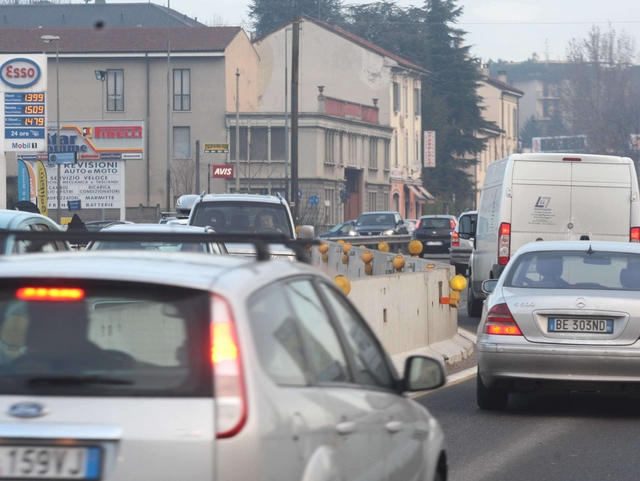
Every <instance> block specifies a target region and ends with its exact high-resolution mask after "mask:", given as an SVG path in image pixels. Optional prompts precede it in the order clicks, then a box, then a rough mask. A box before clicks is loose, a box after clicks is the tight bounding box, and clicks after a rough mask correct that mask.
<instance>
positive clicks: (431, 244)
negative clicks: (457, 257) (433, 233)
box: [427, 241, 442, 246]
mask: <svg viewBox="0 0 640 481" xmlns="http://www.w3.org/2000/svg"><path fill="white" fill-rule="evenodd" d="M427 245H428V246H441V245H442V241H429V242H427Z"/></svg>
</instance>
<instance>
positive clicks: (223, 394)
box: [211, 294, 247, 438]
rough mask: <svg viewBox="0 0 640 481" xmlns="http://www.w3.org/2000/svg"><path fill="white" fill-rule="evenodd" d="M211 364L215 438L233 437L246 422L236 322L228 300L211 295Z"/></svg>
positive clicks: (245, 404)
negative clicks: (215, 418)
mask: <svg viewBox="0 0 640 481" xmlns="http://www.w3.org/2000/svg"><path fill="white" fill-rule="evenodd" d="M212 304H213V306H212V308H211V309H212V323H211V361H212V362H213V378H214V390H215V402H216V417H217V423H216V436H217V437H218V438H230V437H232V436H235V435H236V434H238V433H239V432H240V430H241V429H242V428H243V426H244V424H245V422H246V420H247V398H246V392H245V387H244V377H243V372H242V362H241V361H242V358H241V356H240V348H239V345H238V336H237V333H236V327H235V322H234V320H233V315H232V313H231V307H230V306H229V303H228V302H227V300H226V299H225V298H224V297H222V296H218V295H216V294H214V295H213V296H212Z"/></svg>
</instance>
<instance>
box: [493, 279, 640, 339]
mask: <svg viewBox="0 0 640 481" xmlns="http://www.w3.org/2000/svg"><path fill="white" fill-rule="evenodd" d="M502 295H503V296H504V299H505V301H506V303H507V306H508V307H509V311H511V314H512V315H513V317H514V319H515V321H516V323H517V324H518V327H520V330H521V331H522V334H523V336H524V337H525V338H526V339H527V340H529V341H531V342H544V343H550V344H572V345H605V346H606V345H612V346H613V345H630V344H633V343H635V342H636V341H637V340H638V339H639V338H640V315H639V314H640V309H639V308H640V299H637V298H634V297H631V296H629V293H628V292H623V291H615V290H606V291H604V290H585V289H531V288H514V287H504V288H502ZM550 319H553V320H556V321H565V320H566V321H568V324H567V325H569V324H570V325H571V326H573V325H574V322H573V321H577V322H578V324H577V331H576V332H553V331H550V329H549V322H550ZM581 321H591V324H593V321H605V322H606V321H612V322H611V323H610V324H611V325H612V331H613V332H611V333H608V332H600V333H597V332H585V330H586V329H587V327H591V326H589V325H588V324H587V323H582V324H581ZM600 325H602V323H600ZM600 325H598V326H600Z"/></svg>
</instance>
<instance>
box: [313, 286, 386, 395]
mask: <svg viewBox="0 0 640 481" xmlns="http://www.w3.org/2000/svg"><path fill="white" fill-rule="evenodd" d="M321 286H322V292H323V294H324V295H326V297H327V299H328V302H329V305H330V307H331V309H332V310H333V313H334V316H335V319H336V321H337V324H338V325H339V326H340V328H341V329H342V331H343V333H344V335H345V337H346V340H347V344H348V345H349V347H350V353H351V354H352V355H353V358H354V362H355V367H356V373H355V376H356V382H357V383H358V384H365V385H368V386H378V387H384V388H388V389H393V387H394V385H395V382H394V380H393V377H392V376H391V372H390V371H389V367H388V366H387V363H386V361H385V356H384V352H383V351H382V350H381V349H380V346H379V345H378V343H377V341H376V339H375V337H374V336H373V334H372V333H371V331H370V330H369V328H368V327H367V325H366V324H365V322H364V321H363V320H362V319H361V318H360V316H358V314H356V312H355V311H354V310H353V308H352V307H351V306H349V305H348V303H347V302H346V301H345V299H344V298H342V297H341V296H340V295H339V294H338V293H337V292H336V291H335V289H334V288H331V287H329V286H327V285H326V284H324V283H323V284H321Z"/></svg>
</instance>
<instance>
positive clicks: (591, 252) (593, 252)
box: [587, 244, 596, 255]
mask: <svg viewBox="0 0 640 481" xmlns="http://www.w3.org/2000/svg"><path fill="white" fill-rule="evenodd" d="M595 253H596V251H594V250H593V249H592V248H591V244H589V250H588V251H587V254H589V255H591V254H595Z"/></svg>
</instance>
